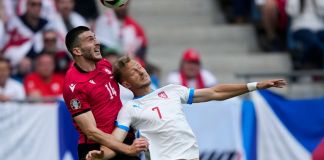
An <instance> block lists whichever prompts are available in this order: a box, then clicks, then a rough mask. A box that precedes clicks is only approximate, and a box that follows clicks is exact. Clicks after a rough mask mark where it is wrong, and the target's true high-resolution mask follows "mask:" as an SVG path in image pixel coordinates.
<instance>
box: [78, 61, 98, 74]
mask: <svg viewBox="0 0 324 160" xmlns="http://www.w3.org/2000/svg"><path fill="white" fill-rule="evenodd" d="M75 63H76V65H78V66H79V67H80V68H81V69H82V70H83V71H85V72H91V71H93V70H95V69H96V62H94V61H88V60H85V59H80V60H79V61H76V62H75Z"/></svg>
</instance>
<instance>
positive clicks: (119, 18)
mask: <svg viewBox="0 0 324 160" xmlns="http://www.w3.org/2000/svg"><path fill="white" fill-rule="evenodd" d="M98 2H99V1H98V0H87V1H81V0H0V102H6V101H10V100H18V101H19V100H25V99H28V100H44V99H45V100H46V99H48V100H50V99H55V98H61V97H62V88H63V83H64V75H65V73H66V71H67V70H68V68H69V66H70V65H71V64H72V63H73V61H72V57H71V55H70V54H69V53H68V51H67V49H66V47H65V43H64V41H65V35H66V33H67V32H68V31H69V30H70V29H72V28H74V27H77V26H88V27H90V28H91V29H92V30H93V31H94V32H95V33H96V38H97V39H98V40H99V41H100V43H101V53H102V55H103V57H104V58H106V59H107V60H109V61H110V62H111V63H114V61H116V59H117V58H118V57H120V56H122V55H129V56H130V57H133V58H134V59H136V60H137V61H138V62H140V64H141V65H142V66H144V67H145V68H146V69H147V71H148V72H149V74H150V76H151V79H152V87H153V88H157V87H159V86H160V80H159V79H160V77H159V75H160V69H159V68H158V67H157V66H155V65H153V64H151V63H149V62H147V58H146V56H147V52H148V39H147V37H146V35H145V32H144V29H143V28H142V27H141V26H140V24H139V23H138V22H137V21H136V20H135V19H134V18H133V17H132V16H131V15H130V14H129V6H130V5H131V1H129V3H128V4H127V5H125V6H124V7H122V8H119V9H115V10H113V9H108V8H105V9H104V10H103V11H102V10H100V7H99V5H101V4H100V3H98ZM180 61H181V62H180V63H181V65H180V66H179V68H178V69H177V70H176V71H175V72H173V73H170V75H169V76H168V77H169V78H168V83H177V84H182V85H185V86H188V87H194V88H203V87H208V86H212V85H214V84H216V78H215V77H214V76H213V75H212V74H211V73H210V72H208V71H206V70H204V69H202V68H201V61H200V54H199V52H198V51H196V50H195V49H192V48H191V49H188V50H185V51H184V53H183V57H182V59H181V60H180ZM121 96H123V95H121Z"/></svg>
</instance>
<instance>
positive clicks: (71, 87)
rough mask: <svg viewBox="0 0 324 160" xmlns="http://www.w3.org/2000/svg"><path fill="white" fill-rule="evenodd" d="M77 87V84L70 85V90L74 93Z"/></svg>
mask: <svg viewBox="0 0 324 160" xmlns="http://www.w3.org/2000/svg"><path fill="white" fill-rule="evenodd" d="M75 85H76V84H70V85H69V87H70V89H71V91H72V92H73V91H74V88H75Z"/></svg>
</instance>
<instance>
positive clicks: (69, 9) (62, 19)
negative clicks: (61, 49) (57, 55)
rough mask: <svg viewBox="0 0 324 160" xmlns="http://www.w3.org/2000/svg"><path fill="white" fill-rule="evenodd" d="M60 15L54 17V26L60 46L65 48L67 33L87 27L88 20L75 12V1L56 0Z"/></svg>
mask: <svg viewBox="0 0 324 160" xmlns="http://www.w3.org/2000/svg"><path fill="white" fill-rule="evenodd" d="M55 2H56V7H57V11H58V13H57V14H56V15H55V16H54V21H53V23H54V25H55V28H56V29H57V31H58V33H59V34H58V35H59V40H60V43H59V44H60V46H64V37H65V35H66V34H67V32H68V31H69V30H71V29H73V28H74V27H77V26H87V22H86V20H85V19H84V18H83V17H82V16H81V15H80V14H78V13H76V12H74V11H73V9H74V6H75V0H55Z"/></svg>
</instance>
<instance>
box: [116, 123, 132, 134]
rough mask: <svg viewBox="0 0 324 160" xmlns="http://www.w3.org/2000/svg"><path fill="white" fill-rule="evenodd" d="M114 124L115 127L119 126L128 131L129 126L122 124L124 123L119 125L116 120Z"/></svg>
mask: <svg viewBox="0 0 324 160" xmlns="http://www.w3.org/2000/svg"><path fill="white" fill-rule="evenodd" d="M115 125H116V127H118V128H120V129H122V130H124V131H126V132H128V131H129V127H127V126H124V125H120V124H118V122H117V121H116V122H115Z"/></svg>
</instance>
